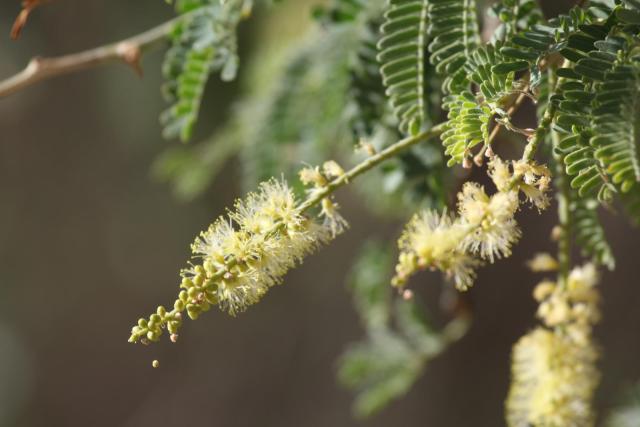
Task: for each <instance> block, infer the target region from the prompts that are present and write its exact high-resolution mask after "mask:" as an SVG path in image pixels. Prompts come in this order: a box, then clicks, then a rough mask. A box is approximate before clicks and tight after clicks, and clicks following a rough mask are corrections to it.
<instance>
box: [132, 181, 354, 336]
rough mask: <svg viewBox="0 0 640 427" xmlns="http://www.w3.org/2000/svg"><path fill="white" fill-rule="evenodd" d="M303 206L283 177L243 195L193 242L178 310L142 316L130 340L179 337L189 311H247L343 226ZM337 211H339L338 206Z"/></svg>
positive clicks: (160, 309)
mask: <svg viewBox="0 0 640 427" xmlns="http://www.w3.org/2000/svg"><path fill="white" fill-rule="evenodd" d="M298 206H299V205H298V201H297V200H296V198H295V196H294V194H293V191H292V190H291V188H290V187H289V186H288V185H287V184H286V183H285V182H284V181H278V180H270V181H267V182H264V183H262V184H261V185H260V187H259V191H258V192H256V193H250V194H249V195H247V197H246V198H245V199H244V200H238V201H237V202H236V204H235V209H234V210H233V211H230V212H229V213H228V216H227V217H226V218H225V217H221V218H218V220H216V221H215V222H214V223H213V224H212V225H211V226H210V227H209V229H208V230H207V231H204V232H203V233H201V234H200V236H199V237H198V238H197V239H196V240H195V242H194V243H193V245H192V246H191V249H192V252H193V259H194V264H192V265H191V266H190V267H189V268H186V269H184V270H183V271H182V272H181V276H182V283H181V285H180V288H182V290H181V291H180V293H179V296H178V298H177V300H176V301H175V303H174V306H173V309H172V310H171V311H167V310H166V309H165V308H164V307H162V306H160V307H158V309H157V311H156V313H154V314H153V315H151V316H150V317H149V319H140V320H139V321H138V324H137V325H136V326H135V327H133V329H132V331H131V337H130V339H129V341H131V342H137V341H143V342H147V341H157V340H158V339H159V338H160V335H161V334H162V332H163V330H164V329H165V328H166V329H167V330H168V331H169V333H171V334H172V335H171V340H172V341H174V342H175V341H176V339H177V331H178V328H179V327H180V326H181V324H182V313H183V312H184V311H185V310H186V312H187V315H188V316H189V317H190V318H191V319H196V318H198V316H199V315H200V314H202V313H204V312H206V311H209V310H210V309H211V307H212V306H214V305H217V306H218V307H219V308H220V309H221V310H223V311H226V312H228V313H229V314H231V315H235V314H237V313H239V312H241V311H244V310H245V309H246V308H247V307H248V306H250V305H252V304H255V303H257V302H258V301H259V300H260V299H261V298H262V297H263V296H264V295H265V293H266V292H267V291H268V290H269V288H271V287H272V286H274V285H277V284H279V283H281V282H282V277H283V276H284V275H285V274H286V273H287V271H289V270H290V269H291V268H293V267H294V266H296V265H297V264H299V263H301V262H302V260H303V259H304V257H305V256H307V255H308V254H310V253H311V252H313V251H314V250H315V249H316V248H317V247H318V246H319V245H321V244H323V243H326V242H327V241H329V240H331V239H332V238H333V237H334V236H335V235H336V234H338V233H339V232H340V231H342V228H340V227H337V226H335V225H334V224H331V223H327V221H325V223H324V224H321V223H319V222H317V221H316V220H315V219H312V218H309V217H307V216H305V215H304V214H303V213H302V212H301V211H300V209H299V207H298ZM332 215H333V217H334V218H335V217H337V216H338V213H337V212H335V206H334V207H333V213H332ZM342 221H344V220H342ZM341 224H342V223H341Z"/></svg>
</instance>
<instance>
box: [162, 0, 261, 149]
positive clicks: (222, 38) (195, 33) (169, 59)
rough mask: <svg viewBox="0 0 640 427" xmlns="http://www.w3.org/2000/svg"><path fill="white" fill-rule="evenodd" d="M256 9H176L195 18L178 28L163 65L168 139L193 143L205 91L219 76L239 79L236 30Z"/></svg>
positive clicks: (234, 1)
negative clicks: (237, 75) (210, 79)
mask: <svg viewBox="0 0 640 427" xmlns="http://www.w3.org/2000/svg"><path fill="white" fill-rule="evenodd" d="M251 4H252V2H251V1H250V0H229V1H227V2H224V3H223V4H221V3H220V2H218V1H214V0H208V1H207V0H200V1H195V0H184V1H178V2H176V10H177V11H178V12H179V13H188V14H189V15H188V17H187V18H185V19H184V20H183V21H181V22H180V23H179V24H178V25H176V28H175V29H174V32H173V34H172V35H171V37H170V38H171V43H172V45H171V48H170V49H169V50H168V51H167V54H166V56H165V61H164V66H163V74H164V77H165V84H164V86H163V93H164V96H165V99H166V100H167V102H169V103H170V104H171V106H170V107H169V108H168V109H167V110H165V111H164V112H163V113H162V114H161V116H160V122H161V124H162V126H163V136H164V137H165V138H167V139H173V138H180V139H181V140H182V141H188V140H189V139H190V138H191V135H192V133H193V127H194V125H195V123H196V121H197V119H198V113H199V110H200V104H201V102H202V95H203V92H204V88H205V86H206V83H207V81H208V80H209V76H210V75H211V74H212V73H213V72H217V71H219V72H220V73H221V78H222V79H223V80H225V81H229V80H233V79H234V78H235V76H236V72H237V68H238V54H237V39H236V29H237V26H238V24H239V23H240V21H241V19H242V18H243V17H245V16H246V15H247V14H248V12H249V10H250V6H251Z"/></svg>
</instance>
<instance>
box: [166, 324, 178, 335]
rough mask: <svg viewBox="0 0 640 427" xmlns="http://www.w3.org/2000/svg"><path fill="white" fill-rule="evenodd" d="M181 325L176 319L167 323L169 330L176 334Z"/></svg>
mask: <svg viewBox="0 0 640 427" xmlns="http://www.w3.org/2000/svg"><path fill="white" fill-rule="evenodd" d="M179 327H180V324H179V323H178V322H176V321H172V322H169V323H167V330H169V332H170V333H172V334H175V333H176V332H178V328H179Z"/></svg>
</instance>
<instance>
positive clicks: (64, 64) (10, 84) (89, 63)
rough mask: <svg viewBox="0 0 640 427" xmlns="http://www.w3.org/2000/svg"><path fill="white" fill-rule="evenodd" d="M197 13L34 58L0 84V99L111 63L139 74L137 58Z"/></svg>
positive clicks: (159, 44) (138, 60)
mask: <svg viewBox="0 0 640 427" xmlns="http://www.w3.org/2000/svg"><path fill="white" fill-rule="evenodd" d="M196 11H197V10H196ZM196 11H193V12H190V13H187V14H184V15H181V16H179V17H177V18H174V19H172V20H170V21H167V22H165V23H163V24H161V25H158V26H157V27H155V28H152V29H150V30H148V31H145V32H144V33H142V34H139V35H136V36H134V37H130V38H128V39H124V40H121V41H119V42H116V43H112V44H108V45H104V46H100V47H96V48H93V49H89V50H85V51H83V52H78V53H73V54H70V55H64V56H59V57H55V58H40V57H35V58H33V59H32V60H31V61H30V62H29V64H28V65H27V67H26V68H25V69H24V70H22V71H21V72H19V73H18V74H16V75H14V76H12V77H9V78H7V79H6V80H3V81H0V98H3V97H6V96H9V95H11V94H14V93H16V92H18V91H20V90H21V89H24V88H26V87H28V86H31V85H33V84H35V83H38V82H41V81H43V80H47V79H50V78H53V77H57V76H61V75H64V74H71V73H75V72H78V71H82V70H85V69H88V68H92V67H95V66H98V65H102V64H109V63H113V62H123V63H124V64H126V65H129V66H130V67H132V68H133V69H134V71H135V72H136V73H138V74H141V73H142V69H141V67H140V58H141V57H142V55H143V54H144V53H145V52H147V51H150V50H153V49H155V48H157V47H159V46H161V45H162V44H163V42H164V40H165V38H166V36H167V35H168V34H169V33H170V31H171V30H172V29H173V27H174V25H175V24H176V23H177V22H179V21H181V20H183V19H185V18H187V17H188V16H190V15H191V14H193V13H194V12H196Z"/></svg>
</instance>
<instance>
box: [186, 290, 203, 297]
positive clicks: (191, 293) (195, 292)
mask: <svg viewBox="0 0 640 427" xmlns="http://www.w3.org/2000/svg"><path fill="white" fill-rule="evenodd" d="M199 294H200V289H198V288H191V289H189V292H187V295H188V296H189V299H196V298H198V295H199Z"/></svg>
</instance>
